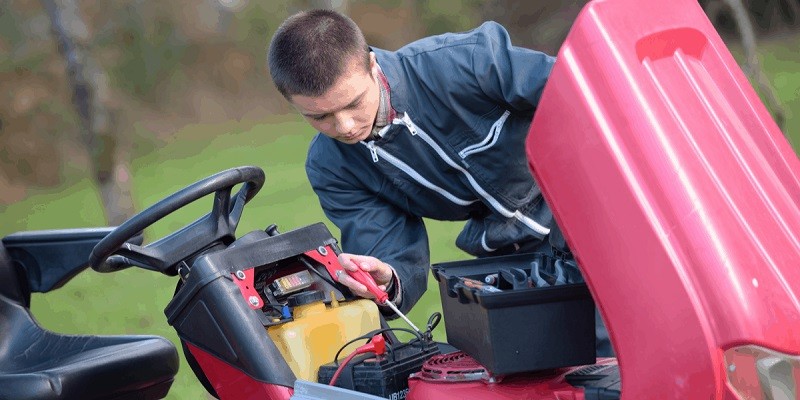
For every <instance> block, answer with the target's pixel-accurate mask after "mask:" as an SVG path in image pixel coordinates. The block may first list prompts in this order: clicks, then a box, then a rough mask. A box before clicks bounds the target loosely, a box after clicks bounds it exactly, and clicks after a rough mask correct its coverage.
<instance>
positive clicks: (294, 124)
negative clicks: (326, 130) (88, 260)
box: [0, 39, 800, 399]
mask: <svg viewBox="0 0 800 400" xmlns="http://www.w3.org/2000/svg"><path fill="white" fill-rule="evenodd" d="M797 46H798V40H797V39H792V40H789V41H786V42H777V43H771V44H769V45H768V46H765V48H766V49H767V50H768V52H767V53H766V55H765V56H763V58H762V60H763V62H764V67H765V70H766V72H767V73H768V75H769V76H770V77H771V79H772V81H773V84H774V85H775V86H776V88H777V91H778V94H779V96H780V98H781V100H782V101H783V104H784V106H785V107H786V112H787V124H786V127H785V130H786V131H787V132H789V133H790V135H791V136H792V139H793V140H792V141H793V143H794V145H795V148H797V146H798V145H799V144H800V140H798V137H797V134H798V131H800V123H798V121H800V119H797V118H794V116H795V115H797V114H798V113H800V73H799V72H798V71H800V53H797V52H796V51H794V50H793V49H796V48H797ZM790 50H791V51H790ZM311 135H312V132H311V130H310V129H309V128H308V127H307V126H306V125H305V124H304V123H302V122H300V121H298V120H297V119H292V118H289V119H286V118H284V119H283V120H280V121H273V122H272V123H262V124H255V125H253V124H248V123H240V122H231V123H227V124H219V125H195V126H187V127H185V128H184V129H183V130H181V131H180V132H177V133H176V134H175V135H174V137H172V138H171V140H170V142H169V143H167V144H165V145H164V146H161V147H159V148H152V144H148V143H139V144H140V145H141V147H139V149H140V150H138V152H139V153H142V154H138V156H137V157H136V158H135V159H134V161H133V166H132V167H133V171H132V172H133V185H134V188H133V189H134V196H135V201H136V204H137V206H138V207H139V209H143V208H144V207H146V206H149V205H151V204H153V203H154V202H156V201H158V200H159V199H161V198H163V197H165V196H167V195H169V194H170V193H172V192H174V191H176V190H178V189H180V188H182V187H184V186H186V185H188V184H190V183H192V182H194V181H196V180H198V179H201V178H204V177H206V176H208V175H211V174H213V173H215V172H218V171H221V170H223V169H226V168H230V167H235V166H240V165H256V166H259V167H262V168H263V169H264V170H265V171H266V175H267V183H266V185H265V186H264V189H262V191H261V193H259V195H258V196H257V197H256V198H255V199H253V200H252V201H251V202H250V204H249V205H248V206H247V208H246V209H245V213H244V218H243V221H242V223H241V224H240V226H239V230H238V232H239V234H243V233H246V232H248V231H251V230H254V229H263V228H265V227H266V226H268V225H270V224H272V223H276V224H278V226H279V228H280V229H282V230H284V231H285V230H289V229H293V228H297V227H300V226H304V225H307V224H312V223H315V222H318V221H326V222H327V220H326V219H325V218H324V216H323V214H322V211H321V210H320V208H319V205H318V203H317V200H316V197H315V196H314V194H313V192H312V191H311V188H310V186H309V185H308V183H307V182H306V179H305V174H304V171H303V160H304V157H305V150H306V147H307V143H308V140H309V138H310V137H311ZM145 148H146V149H149V150H142V149H145ZM71 168H72V169H74V167H71ZM72 181H73V182H74V183H73V184H71V185H70V186H68V187H60V188H55V189H48V190H34V191H33V193H32V194H31V195H30V196H29V197H28V198H27V199H25V200H24V201H22V202H20V203H17V204H14V205H11V206H8V207H0V227H1V228H0V235H6V234H9V233H12V232H15V231H20V230H29V229H54V228H73V227H87V226H102V225H104V222H103V216H102V212H101V208H100V204H99V199H98V196H97V192H96V190H95V188H94V186H93V184H92V183H91V182H90V181H89V180H88V179H83V180H77V181H75V180H74V179H73V180H72ZM204 200H206V201H199V202H196V203H195V204H193V205H192V206H191V207H187V208H186V209H185V210H182V211H180V212H178V213H176V214H175V215H174V216H172V217H170V218H168V219H166V220H164V221H163V222H161V223H159V224H157V225H155V226H154V227H153V228H152V229H151V230H149V231H148V232H146V234H147V238H148V240H149V241H150V240H153V239H154V238H157V237H161V236H163V235H164V234H167V233H169V232H172V231H174V230H176V229H178V228H180V227H181V226H183V224H185V223H187V222H189V221H191V220H194V219H195V218H197V217H198V216H200V215H202V214H204V213H206V212H208V210H209V208H210V205H211V199H210V198H209V199H204ZM327 224H328V227H329V229H331V231H332V232H334V235H336V234H337V231H336V230H335V227H334V226H332V225H331V224H330V223H327ZM428 227H429V233H430V234H429V236H430V242H431V243H430V245H431V249H432V260H433V262H440V261H447V260H454V259H460V258H466V256H465V255H464V254H463V253H461V252H460V251H459V250H457V249H456V248H455V246H454V245H453V241H454V238H455V235H456V234H457V232H458V231H459V230H460V227H461V224H460V223H442V222H435V221H429V222H428ZM434 283H435V281H434V280H433V279H431V280H430V281H429V290H428V292H427V293H426V294H425V296H424V297H423V299H422V300H421V302H420V305H419V306H417V307H416V308H415V309H414V311H412V312H411V313H410V318H411V319H412V320H413V321H414V322H415V323H416V324H418V325H424V323H425V321H426V320H427V317H428V316H429V315H430V314H431V313H432V312H434V311H437V310H440V305H439V299H438V289H437V288H436V287H435V286H434V285H433V284H434ZM174 285H175V280H174V278H168V277H164V276H161V275H159V274H156V273H152V272H147V271H143V270H138V269H129V270H126V271H123V272H120V273H116V274H108V275H103V274H98V273H95V272H93V271H91V270H89V271H86V272H85V273H83V274H81V275H79V276H78V277H76V278H75V279H73V280H72V281H71V282H69V283H68V284H67V285H66V286H64V287H63V288H61V289H59V290H56V291H54V292H52V293H49V294H47V295H34V296H33V307H32V308H33V311H34V313H35V315H36V316H37V318H38V319H39V320H40V322H41V323H42V324H43V325H44V326H45V327H47V328H49V329H52V330H54V331H57V332H64V333H84V334H86V333H97V334H154V335H161V336H165V337H167V338H169V339H170V340H172V341H173V342H176V343H177V337H176V336H175V334H174V331H173V330H172V328H171V327H169V326H168V325H167V323H166V321H165V317H164V314H163V308H164V306H165V305H166V304H167V302H168V301H169V299H170V297H171V294H172V292H173V288H174ZM393 324H394V325H395V326H401V325H402V324H399V323H397V322H394V323H393ZM436 336H437V338H438V339H444V331H443V324H442V325H440V327H439V328H438V329H437V332H436ZM204 393H205V391H204V389H203V388H202V386H201V385H200V384H199V383H197V381H196V380H195V378H194V375H193V374H192V372H191V369H190V368H189V367H188V365H186V364H185V363H184V364H182V365H181V370H180V372H179V375H178V377H177V379H176V382H175V384H174V386H173V389H172V390H171V392H170V395H169V398H172V399H197V398H203V397H204V396H205V394H204Z"/></svg>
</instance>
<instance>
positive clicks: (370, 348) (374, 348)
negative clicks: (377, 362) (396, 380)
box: [328, 333, 386, 386]
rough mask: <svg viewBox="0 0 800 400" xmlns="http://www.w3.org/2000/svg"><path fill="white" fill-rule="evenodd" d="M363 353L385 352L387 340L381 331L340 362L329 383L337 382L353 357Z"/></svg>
mask: <svg viewBox="0 0 800 400" xmlns="http://www.w3.org/2000/svg"><path fill="white" fill-rule="evenodd" d="M363 353H375V355H378V356H379V355H383V354H385V353H386V340H385V339H384V338H383V335H381V334H380V333H379V334H377V335H375V336H373V337H372V339H370V342H369V343H367V344H365V345H363V346H361V347H359V348H357V349H356V350H355V351H353V352H352V353H350V355H349V356H347V358H345V359H344V361H342V363H341V364H339V368H336V372H334V374H333V377H331V381H330V382H329V383H328V385H331V386H333V385H334V384H336V380H337V379H339V375H341V373H342V371H344V367H345V366H346V365H347V363H349V362H350V360H352V359H353V357H355V356H356V355H358V354H363Z"/></svg>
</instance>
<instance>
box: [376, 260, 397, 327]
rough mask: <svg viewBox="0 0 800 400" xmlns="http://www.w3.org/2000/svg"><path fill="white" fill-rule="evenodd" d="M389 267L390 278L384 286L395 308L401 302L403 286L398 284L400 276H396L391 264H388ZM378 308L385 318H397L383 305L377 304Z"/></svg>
mask: <svg viewBox="0 0 800 400" xmlns="http://www.w3.org/2000/svg"><path fill="white" fill-rule="evenodd" d="M387 265H388V264H387ZM389 268H390V269H391V270H392V279H391V280H389V284H388V285H387V286H386V294H388V295H389V301H391V302H392V303H394V305H395V306H397V308H400V304H402V302H403V288H402V286H401V284H400V278H398V276H397V271H395V270H394V267H392V266H391V265H389ZM378 309H379V310H380V312H381V314H383V316H384V317H386V318H387V319H394V318H397V315H395V314H394V311H392V309H391V308H389V307H387V306H385V305H382V304H378Z"/></svg>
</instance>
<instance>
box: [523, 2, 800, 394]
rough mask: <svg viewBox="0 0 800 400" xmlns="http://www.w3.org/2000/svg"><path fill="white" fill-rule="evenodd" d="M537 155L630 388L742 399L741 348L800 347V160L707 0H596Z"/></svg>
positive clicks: (567, 49)
mask: <svg viewBox="0 0 800 400" xmlns="http://www.w3.org/2000/svg"><path fill="white" fill-rule="evenodd" d="M527 152H528V158H529V160H530V166H531V169H532V171H533V173H534V176H535V177H536V180H537V181H538V182H539V184H540V185H541V187H542V189H543V191H544V194H545V198H546V199H547V201H548V203H549V204H550V205H551V208H552V210H553V213H554V214H555V217H556V220H557V221H558V222H559V225H560V226H561V227H562V228H563V231H564V234H565V236H566V237H567V240H568V242H569V244H570V246H571V247H572V249H573V251H574V253H575V255H576V257H577V258H578V261H579V263H580V265H581V267H582V268H583V271H584V274H585V276H586V279H587V281H588V282H589V285H590V287H591V289H592V292H593V295H594V297H595V299H596V301H597V303H598V306H599V307H600V308H601V310H602V313H603V316H604V318H605V320H606V322H607V324H608V326H609V330H610V332H611V337H612V341H613V343H614V346H615V349H616V350H617V353H618V356H619V362H620V368H621V373H622V383H623V390H622V392H623V394H624V395H625V397H626V398H631V399H636V398H654V399H655V398H684V399H689V398H704V399H708V398H728V396H730V393H731V392H730V385H727V386H726V382H727V381H729V380H731V379H733V378H731V377H730V376H728V375H729V374H730V373H732V371H733V369H734V368H732V367H731V365H730V364H729V363H728V364H726V360H725V355H724V352H725V351H726V350H729V349H731V348H734V347H737V346H743V345H758V346H761V347H764V348H768V349H771V350H774V351H776V352H778V353H781V354H785V355H787V356H789V358H791V356H799V355H800V208H799V207H798V205H799V203H800V162H799V161H798V158H797V156H796V155H795V153H794V151H793V150H792V148H791V146H790V145H789V143H788V142H787V140H786V139H785V138H784V136H783V134H782V133H781V131H780V130H779V128H778V127H777V125H776V124H775V122H774V121H773V120H772V118H771V117H770V114H769V113H768V111H767V110H766V109H765V107H764V106H763V104H762V103H761V101H760V100H759V98H758V96H757V95H756V93H755V92H754V91H753V89H752V87H751V85H750V83H749V82H748V80H747V78H746V77H745V76H744V74H743V73H742V71H741V69H740V68H739V66H738V65H737V63H736V62H735V60H734V59H733V58H732V56H731V55H730V53H729V51H728V50H727V48H726V47H725V45H724V43H723V42H722V40H721V39H720V37H719V35H718V34H717V32H716V31H715V30H714V27H713V26H712V25H711V23H710V22H709V21H708V19H707V17H706V16H705V14H704V13H703V10H702V9H701V8H700V6H699V5H698V3H697V2H696V1H691V0H672V1H654V2H647V5H646V6H644V3H643V2H642V1H641V0H608V1H596V2H594V3H592V4H590V5H589V6H587V7H586V8H585V9H584V10H583V12H582V13H581V15H580V16H579V18H578V20H577V21H576V23H575V25H574V26H573V29H572V31H571V32H570V34H569V37H568V38H567V40H566V42H565V44H564V45H563V47H562V48H561V51H560V52H559V57H558V61H557V62H556V64H555V67H554V69H553V72H552V75H551V78H550V80H549V82H548V84H547V87H546V88H545V90H544V93H543V96H542V100H541V102H540V104H539V107H538V110H537V112H536V116H535V118H534V120H533V123H532V125H531V130H530V135H529V137H528V139H527ZM794 361H795V362H796V361H797V359H796V358H794ZM794 374H796V375H797V374H798V372H797V370H795V372H794Z"/></svg>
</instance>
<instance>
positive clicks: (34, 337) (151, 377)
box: [0, 296, 178, 400]
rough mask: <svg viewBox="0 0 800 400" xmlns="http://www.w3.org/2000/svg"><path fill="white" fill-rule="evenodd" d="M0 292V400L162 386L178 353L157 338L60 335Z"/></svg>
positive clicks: (92, 395) (94, 395)
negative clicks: (45, 326) (44, 327)
mask: <svg viewBox="0 0 800 400" xmlns="http://www.w3.org/2000/svg"><path fill="white" fill-rule="evenodd" d="M3 300H4V299H3V298H2V297H1V296H0V328H2V329H0V400H6V399H9V400H10V399H15V400H24V399H106V398H117V397H120V396H124V395H125V394H126V393H130V392H132V391H139V390H143V389H145V388H149V387H153V386H158V385H162V384H166V385H167V387H168V385H169V382H171V381H172V380H173V378H174V376H175V374H176V373H177V371H178V353H177V351H176V349H175V346H174V345H173V344H172V343H171V342H170V341H168V340H166V339H164V338H162V337H158V336H78V335H59V334H56V333H53V332H50V331H46V330H44V329H42V328H41V327H39V325H38V324H36V322H35V321H34V320H33V318H31V316H30V313H29V311H28V310H27V309H26V308H24V307H21V306H19V305H16V304H12V303H10V302H8V301H7V299H5V300H6V301H3Z"/></svg>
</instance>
